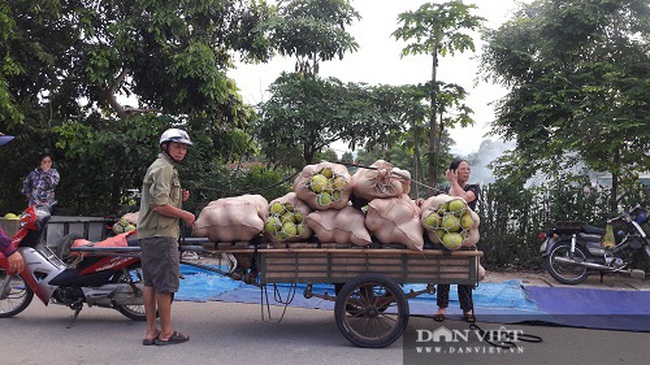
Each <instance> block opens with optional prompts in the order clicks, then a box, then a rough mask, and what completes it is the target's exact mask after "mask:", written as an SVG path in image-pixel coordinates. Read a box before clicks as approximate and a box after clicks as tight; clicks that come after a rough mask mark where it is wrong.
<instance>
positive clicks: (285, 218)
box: [280, 212, 296, 224]
mask: <svg viewBox="0 0 650 365" xmlns="http://www.w3.org/2000/svg"><path fill="white" fill-rule="evenodd" d="M280 221H282V224H285V223H287V222H289V223H296V217H295V216H294V215H293V213H289V212H287V213H284V214H283V215H282V217H280Z"/></svg>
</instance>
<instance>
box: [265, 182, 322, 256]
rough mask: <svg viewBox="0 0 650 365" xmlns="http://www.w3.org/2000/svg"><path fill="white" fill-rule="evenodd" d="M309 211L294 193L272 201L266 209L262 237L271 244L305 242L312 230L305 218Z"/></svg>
mask: <svg viewBox="0 0 650 365" xmlns="http://www.w3.org/2000/svg"><path fill="white" fill-rule="evenodd" d="M311 211H312V210H311V208H310V207H309V206H308V205H307V204H305V202H303V201H302V200H300V199H298V196H297V195H296V193H294V192H291V193H288V194H286V195H284V196H282V197H279V198H277V199H274V200H272V201H271V202H270V203H269V205H268V207H267V213H268V216H267V218H266V220H265V222H264V236H265V237H266V238H268V240H269V241H271V243H273V244H276V243H286V242H297V241H304V240H307V239H308V238H309V237H311V235H312V230H311V228H309V227H308V225H307V223H306V222H305V218H306V217H307V215H308V214H309V213H311Z"/></svg>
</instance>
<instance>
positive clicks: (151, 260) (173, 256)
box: [140, 237, 180, 293]
mask: <svg viewBox="0 0 650 365" xmlns="http://www.w3.org/2000/svg"><path fill="white" fill-rule="evenodd" d="M140 248H141V249H142V274H143V276H144V285H145V286H150V287H153V288H154V289H155V290H156V292H158V293H175V292H177V291H178V287H179V285H180V279H179V276H180V256H179V251H178V241H177V240H176V238H173V237H149V238H143V239H141V240H140Z"/></svg>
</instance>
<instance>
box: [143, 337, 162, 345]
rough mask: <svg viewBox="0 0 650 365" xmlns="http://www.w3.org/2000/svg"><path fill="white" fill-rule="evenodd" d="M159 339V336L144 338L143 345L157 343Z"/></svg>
mask: <svg viewBox="0 0 650 365" xmlns="http://www.w3.org/2000/svg"><path fill="white" fill-rule="evenodd" d="M157 339H158V337H156V338H152V339H148V338H145V339H144V340H142V346H151V345H155V344H156V340H157Z"/></svg>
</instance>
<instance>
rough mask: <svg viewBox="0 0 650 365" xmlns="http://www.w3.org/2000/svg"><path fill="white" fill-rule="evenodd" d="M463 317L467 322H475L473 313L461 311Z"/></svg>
mask: <svg viewBox="0 0 650 365" xmlns="http://www.w3.org/2000/svg"><path fill="white" fill-rule="evenodd" d="M463 319H464V320H465V322H467V323H475V322H476V317H474V314H473V313H463Z"/></svg>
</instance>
